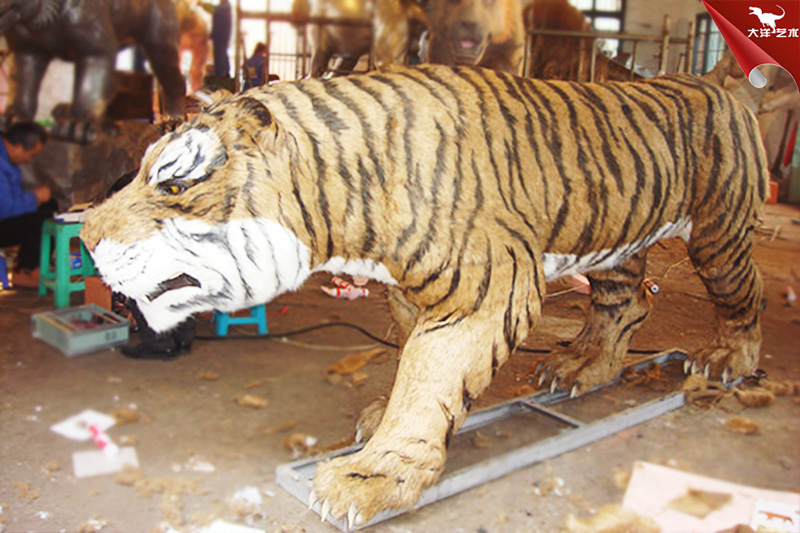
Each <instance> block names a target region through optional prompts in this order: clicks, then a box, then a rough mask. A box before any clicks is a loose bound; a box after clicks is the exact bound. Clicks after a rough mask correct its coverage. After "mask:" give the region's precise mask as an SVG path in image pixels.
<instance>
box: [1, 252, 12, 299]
mask: <svg viewBox="0 0 800 533" xmlns="http://www.w3.org/2000/svg"><path fill="white" fill-rule="evenodd" d="M0 282H2V283H3V289H4V290H8V289H10V288H11V284H10V283H9V282H8V265H7V264H6V256H5V254H4V253H3V252H2V251H0Z"/></svg>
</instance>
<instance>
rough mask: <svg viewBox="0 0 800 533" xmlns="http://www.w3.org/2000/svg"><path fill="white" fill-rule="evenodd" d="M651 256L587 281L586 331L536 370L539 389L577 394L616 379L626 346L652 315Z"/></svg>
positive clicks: (638, 257) (634, 259) (636, 258)
mask: <svg viewBox="0 0 800 533" xmlns="http://www.w3.org/2000/svg"><path fill="white" fill-rule="evenodd" d="M646 259H647V252H646V251H643V252H639V253H638V254H636V255H634V256H633V257H631V258H630V259H628V260H627V261H626V262H625V263H623V264H622V265H620V266H618V267H616V268H614V269H612V270H606V271H602V272H592V273H591V274H589V275H588V276H587V277H588V278H589V282H590V284H591V289H592V290H591V298H592V301H591V305H590V307H589V311H588V316H587V319H586V323H585V324H584V326H583V329H582V330H581V332H580V333H579V334H578V336H577V338H576V339H575V340H574V341H573V342H572V343H571V344H570V345H569V346H568V347H558V348H556V349H554V350H553V352H552V353H551V355H550V356H549V357H548V358H547V359H546V360H544V361H543V362H542V364H541V365H540V366H539V368H538V369H537V375H538V376H539V383H540V385H544V384H545V383H546V382H547V381H549V382H550V389H551V390H552V391H555V390H556V389H557V388H560V389H563V390H568V391H570V395H571V396H573V397H574V396H577V395H579V394H583V393H584V392H587V391H589V390H590V389H592V388H593V387H595V386H596V385H600V384H602V383H606V382H608V381H610V380H611V379H612V378H614V377H615V376H616V375H617V374H618V373H619V372H620V371H621V370H622V368H623V365H624V361H625V357H626V355H627V353H628V345H629V344H630V340H631V338H632V337H633V335H634V333H636V331H637V330H638V329H639V327H641V325H642V324H643V323H644V321H645V319H646V318H647V315H648V314H649V313H650V302H649V300H648V297H647V295H646V294H645V289H644V288H643V287H642V281H643V280H644V273H645V265H646Z"/></svg>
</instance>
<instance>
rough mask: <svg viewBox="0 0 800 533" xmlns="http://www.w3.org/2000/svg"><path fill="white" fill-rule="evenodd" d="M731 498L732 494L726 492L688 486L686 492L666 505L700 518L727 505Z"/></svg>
mask: <svg viewBox="0 0 800 533" xmlns="http://www.w3.org/2000/svg"><path fill="white" fill-rule="evenodd" d="M731 498H732V496H731V495H730V494H728V493H723V492H708V491H705V490H698V489H691V488H690V489H689V490H688V491H686V494H684V495H683V496H679V497H678V498H675V499H674V500H672V501H671V502H669V505H668V507H669V508H670V509H673V510H675V511H680V512H682V513H686V514H689V515H692V516H695V517H697V518H700V519H701V520H702V519H704V518H705V517H707V516H708V515H710V514H711V513H713V512H714V511H716V510H717V509H719V508H721V507H724V506H725V505H727V504H728V503H729V502H730V501H731Z"/></svg>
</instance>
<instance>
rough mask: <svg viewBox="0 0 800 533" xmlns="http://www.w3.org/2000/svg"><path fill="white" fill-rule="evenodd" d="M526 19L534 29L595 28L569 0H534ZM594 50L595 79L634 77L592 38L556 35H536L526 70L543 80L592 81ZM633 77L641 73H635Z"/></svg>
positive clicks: (626, 79) (618, 79)
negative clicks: (611, 58) (606, 54)
mask: <svg viewBox="0 0 800 533" xmlns="http://www.w3.org/2000/svg"><path fill="white" fill-rule="evenodd" d="M523 19H524V21H525V24H526V26H527V27H528V28H531V29H534V30H561V31H570V32H589V31H592V27H591V25H590V24H589V22H588V21H587V20H586V17H585V16H584V14H583V13H582V12H581V11H580V10H579V9H578V8H576V7H575V6H573V5H571V4H570V3H569V2H568V1H567V0H533V2H531V3H530V4H529V5H528V6H526V7H525V10H524V11H523ZM592 54H594V55H595V71H594V79H593V80H592V81H607V80H616V81H629V80H631V79H632V76H631V71H630V70H629V69H627V68H625V67H624V66H622V65H620V64H619V63H616V62H614V61H612V60H610V59H609V58H608V57H606V56H605V55H604V54H603V53H602V51H600V50H599V49H598V48H597V47H596V46H594V45H593V44H592V41H591V40H590V39H576V38H574V37H561V36H555V35H533V37H532V39H531V40H530V42H529V50H528V64H529V67H528V72H526V73H525V74H526V75H527V76H528V77H531V78H536V79H540V80H568V81H589V78H590V77H591V59H592ZM581 58H582V59H581ZM633 79H639V76H638V75H634V76H633Z"/></svg>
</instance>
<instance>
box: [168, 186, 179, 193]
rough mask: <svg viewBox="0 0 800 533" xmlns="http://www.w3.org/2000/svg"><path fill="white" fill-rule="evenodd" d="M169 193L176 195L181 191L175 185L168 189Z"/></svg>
mask: <svg viewBox="0 0 800 533" xmlns="http://www.w3.org/2000/svg"><path fill="white" fill-rule="evenodd" d="M169 192H171V193H172V194H178V193H179V192H181V189H180V187H178V186H177V185H173V186H171V187H170V188H169Z"/></svg>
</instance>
